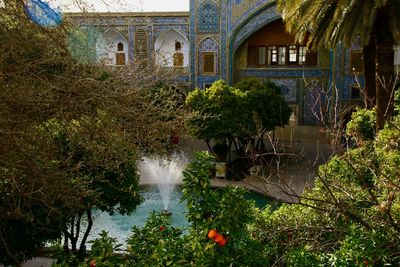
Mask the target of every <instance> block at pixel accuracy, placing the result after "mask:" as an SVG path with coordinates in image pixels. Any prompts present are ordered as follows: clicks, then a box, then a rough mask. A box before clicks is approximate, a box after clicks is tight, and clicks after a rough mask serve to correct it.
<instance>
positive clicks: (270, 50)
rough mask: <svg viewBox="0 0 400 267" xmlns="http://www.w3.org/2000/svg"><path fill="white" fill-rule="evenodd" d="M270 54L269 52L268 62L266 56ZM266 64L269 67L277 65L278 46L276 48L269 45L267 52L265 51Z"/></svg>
mask: <svg viewBox="0 0 400 267" xmlns="http://www.w3.org/2000/svg"><path fill="white" fill-rule="evenodd" d="M273 47H274V48H275V49H273ZM274 51H275V55H276V61H275V62H273V61H272V58H273V55H274ZM270 52H271V61H269V58H268V56H269V55H270ZM267 64H268V65H269V66H275V65H278V46H276V45H269V46H268V51H267Z"/></svg>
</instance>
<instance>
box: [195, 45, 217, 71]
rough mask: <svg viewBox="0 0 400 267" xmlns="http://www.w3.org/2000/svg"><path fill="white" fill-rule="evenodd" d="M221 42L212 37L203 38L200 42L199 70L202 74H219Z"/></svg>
mask: <svg viewBox="0 0 400 267" xmlns="http://www.w3.org/2000/svg"><path fill="white" fill-rule="evenodd" d="M219 50H220V48H219V43H218V42H217V41H216V40H214V39H213V38H211V37H206V38H204V39H202V40H201V41H200V42H199V44H198V59H199V60H198V62H199V65H198V72H199V74H202V75H218V74H219V66H220V63H219V54H220V52H219Z"/></svg>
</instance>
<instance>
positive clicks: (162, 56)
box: [154, 27, 190, 67]
mask: <svg viewBox="0 0 400 267" xmlns="http://www.w3.org/2000/svg"><path fill="white" fill-rule="evenodd" d="M177 42H179V45H180V50H179V51H176V43H177ZM189 48H190V45H189V40H188V39H187V37H186V36H185V34H183V33H182V32H180V31H179V30H177V29H175V28H172V27H171V28H168V29H167V30H165V31H163V32H162V33H161V34H160V35H159V36H158V37H157V38H156V40H155V42H154V51H155V64H156V65H158V66H166V67H188V66H189Z"/></svg>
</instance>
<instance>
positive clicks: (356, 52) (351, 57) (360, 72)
mask: <svg viewBox="0 0 400 267" xmlns="http://www.w3.org/2000/svg"><path fill="white" fill-rule="evenodd" d="M355 54H358V56H360V57H361V58H360V60H361V62H360V63H361V65H360V70H353V68H354V66H353V64H354V58H353V55H355ZM362 57H363V53H362V50H351V51H350V60H349V72H350V73H351V74H353V73H354V71H355V72H356V73H357V74H362V73H364V60H363V58H362Z"/></svg>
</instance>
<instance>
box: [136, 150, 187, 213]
mask: <svg viewBox="0 0 400 267" xmlns="http://www.w3.org/2000/svg"><path fill="white" fill-rule="evenodd" d="M186 162H187V161H186V160H185V159H184V157H183V156H175V157H173V158H172V159H164V158H162V159H160V158H149V157H144V158H143V160H142V163H141V165H140V169H141V176H140V177H141V178H140V181H141V184H156V185H157V186H158V189H159V191H160V195H161V199H162V202H163V205H164V209H163V211H161V214H163V215H166V216H171V215H172V213H171V211H169V209H168V208H169V203H170V200H171V194H172V192H173V191H174V189H175V187H176V185H177V184H180V183H182V178H183V175H182V171H183V169H184V167H185V165H186Z"/></svg>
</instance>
